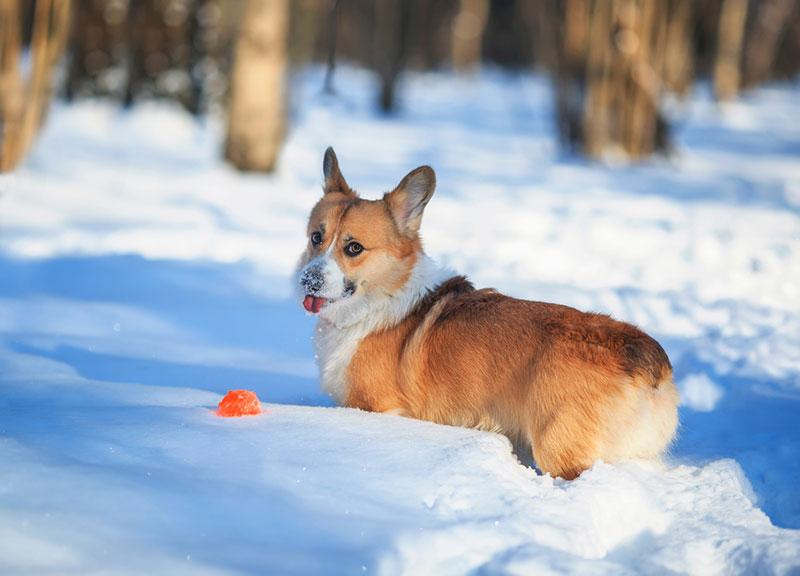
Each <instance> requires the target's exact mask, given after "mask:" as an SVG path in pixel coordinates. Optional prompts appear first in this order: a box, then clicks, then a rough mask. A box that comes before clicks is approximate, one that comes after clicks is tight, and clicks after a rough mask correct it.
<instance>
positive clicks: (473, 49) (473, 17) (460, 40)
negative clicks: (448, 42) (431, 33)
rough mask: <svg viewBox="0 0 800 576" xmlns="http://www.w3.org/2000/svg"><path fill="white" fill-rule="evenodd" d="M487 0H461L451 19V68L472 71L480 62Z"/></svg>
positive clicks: (487, 5)
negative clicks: (453, 17) (456, 11)
mask: <svg viewBox="0 0 800 576" xmlns="http://www.w3.org/2000/svg"><path fill="white" fill-rule="evenodd" d="M488 20H489V0H461V1H460V3H459V8H458V13H457V14H456V16H455V19H454V20H453V38H452V41H453V48H452V50H453V68H455V69H456V70H461V71H474V70H476V69H477V68H478V67H479V66H480V63H481V52H482V48H483V33H484V31H485V30H486V22H487V21H488Z"/></svg>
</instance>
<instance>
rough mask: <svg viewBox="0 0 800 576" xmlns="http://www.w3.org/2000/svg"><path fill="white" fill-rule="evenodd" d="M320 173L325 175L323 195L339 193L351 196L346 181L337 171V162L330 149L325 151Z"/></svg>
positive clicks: (339, 171)
mask: <svg viewBox="0 0 800 576" xmlns="http://www.w3.org/2000/svg"><path fill="white" fill-rule="evenodd" d="M322 173H323V174H324V175H325V194H328V193H329V192H340V193H342V194H353V191H352V190H351V189H350V186H348V185H347V181H346V180H345V179H344V176H342V171H341V170H339V160H338V158H336V152H334V151H333V148H332V147H330V146H329V147H328V149H327V150H325V158H324V159H323V160H322Z"/></svg>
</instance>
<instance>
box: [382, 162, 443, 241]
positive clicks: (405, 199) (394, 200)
mask: <svg viewBox="0 0 800 576" xmlns="http://www.w3.org/2000/svg"><path fill="white" fill-rule="evenodd" d="M435 189H436V174H435V173H434V172H433V168H431V167H430V166H420V167H419V168H416V169H415V170H412V171H411V172H409V173H408V175H407V176H406V177H405V178H403V180H402V181H401V182H400V184H398V185H397V188H395V189H394V190H392V191H391V192H389V193H388V194H386V195H384V197H383V198H384V200H385V201H386V203H387V204H388V205H389V210H390V211H391V213H392V217H393V218H394V221H395V223H396V224H397V227H398V228H399V229H400V232H401V233H402V234H404V235H406V236H413V235H414V234H416V233H417V232H419V226H420V224H421V223H422V212H423V211H424V210H425V205H426V204H427V203H428V200H430V199H431V196H433V191H434V190H435Z"/></svg>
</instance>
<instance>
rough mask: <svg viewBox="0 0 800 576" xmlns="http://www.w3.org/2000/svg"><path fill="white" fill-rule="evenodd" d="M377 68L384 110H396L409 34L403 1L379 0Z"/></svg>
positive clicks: (381, 102)
mask: <svg viewBox="0 0 800 576" xmlns="http://www.w3.org/2000/svg"><path fill="white" fill-rule="evenodd" d="M374 6H375V35H374V38H373V50H374V54H375V59H374V60H375V66H376V67H377V70H378V75H379V76H380V79H381V93H380V98H379V100H378V104H379V106H380V109H381V110H382V111H384V112H391V111H393V110H394V109H395V97H394V96H395V94H394V92H395V90H394V89H395V83H396V81H397V76H398V75H399V74H400V69H401V68H402V63H403V33H404V31H405V26H404V18H403V5H402V0H375V4H374Z"/></svg>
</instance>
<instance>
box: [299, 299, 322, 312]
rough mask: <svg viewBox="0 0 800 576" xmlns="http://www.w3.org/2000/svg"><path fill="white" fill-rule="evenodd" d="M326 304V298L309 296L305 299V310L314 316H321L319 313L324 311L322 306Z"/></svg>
mask: <svg viewBox="0 0 800 576" xmlns="http://www.w3.org/2000/svg"><path fill="white" fill-rule="evenodd" d="M325 302H326V300H325V298H317V297H316V296H311V295H309V296H306V297H305V298H303V308H305V309H306V310H307V311H309V312H311V313H312V314H319V311H320V310H321V309H322V305H323V304H325Z"/></svg>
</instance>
